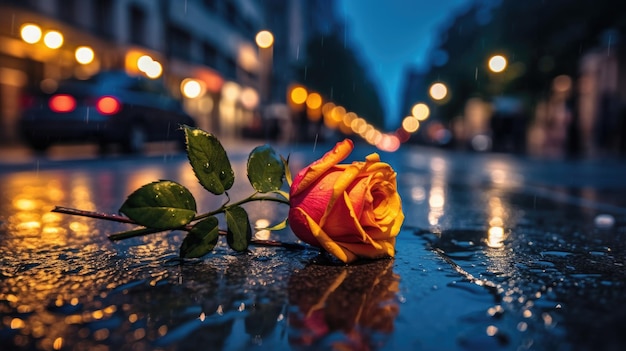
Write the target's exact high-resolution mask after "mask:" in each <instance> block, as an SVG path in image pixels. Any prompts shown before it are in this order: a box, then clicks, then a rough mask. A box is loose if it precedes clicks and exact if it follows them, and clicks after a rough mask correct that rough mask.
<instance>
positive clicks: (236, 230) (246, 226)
mask: <svg viewBox="0 0 626 351" xmlns="http://www.w3.org/2000/svg"><path fill="white" fill-rule="evenodd" d="M225 216H226V225H227V226H228V230H227V232H226V241H227V242H228V246H230V247H231V248H232V249H233V250H235V251H245V250H246V249H247V248H248V244H250V241H251V240H252V228H250V220H249V219H248V213H247V212H246V210H244V209H243V207H240V206H233V207H229V208H227V209H226V211H225Z"/></svg>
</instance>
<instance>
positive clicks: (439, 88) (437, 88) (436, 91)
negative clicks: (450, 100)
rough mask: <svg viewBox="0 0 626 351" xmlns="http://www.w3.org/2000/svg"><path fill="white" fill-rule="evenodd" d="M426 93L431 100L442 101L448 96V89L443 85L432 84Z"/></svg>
mask: <svg viewBox="0 0 626 351" xmlns="http://www.w3.org/2000/svg"><path fill="white" fill-rule="evenodd" d="M428 92H429V94H430V97H432V98H433V99H435V100H443V99H444V98H445V97H446V96H447V95H448V87H446V85H445V84H443V83H434V84H433V85H431V86H430V89H429V91H428Z"/></svg>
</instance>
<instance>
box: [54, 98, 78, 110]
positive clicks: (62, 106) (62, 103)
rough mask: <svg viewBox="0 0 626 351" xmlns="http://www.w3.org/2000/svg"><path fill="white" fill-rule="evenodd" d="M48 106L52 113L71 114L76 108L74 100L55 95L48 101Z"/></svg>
mask: <svg viewBox="0 0 626 351" xmlns="http://www.w3.org/2000/svg"><path fill="white" fill-rule="evenodd" d="M48 106H49V107H50V109H51V110H52V111H54V112H72V111H74V109H75V108H76V99H74V97H72V96H71V95H67V94H57V95H54V96H52V97H51V98H50V100H48Z"/></svg>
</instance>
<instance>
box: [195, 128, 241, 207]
mask: <svg viewBox="0 0 626 351" xmlns="http://www.w3.org/2000/svg"><path fill="white" fill-rule="evenodd" d="M183 129H184V131H185V139H186V140H187V157H188V158H189V163H191V168H193V172H194V173H195V174H196V178H198V181H199V182H200V184H202V186H203V187H204V188H205V189H206V190H208V191H210V192H211V193H213V194H215V195H220V194H223V193H224V192H225V191H226V190H228V189H230V188H231V187H232V186H233V183H234V182H235V173H234V172H233V168H232V167H231V165H230V161H229V160H228V155H226V151H225V150H224V147H223V146H222V144H221V143H220V141H219V140H218V139H217V138H216V137H215V136H214V135H212V134H209V133H207V132H205V131H202V130H200V129H196V128H191V127H189V126H183Z"/></svg>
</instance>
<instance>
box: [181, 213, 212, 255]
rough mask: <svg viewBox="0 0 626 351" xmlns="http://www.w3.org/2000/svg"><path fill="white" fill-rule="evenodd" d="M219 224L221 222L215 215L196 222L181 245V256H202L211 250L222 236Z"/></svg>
mask: <svg viewBox="0 0 626 351" xmlns="http://www.w3.org/2000/svg"><path fill="white" fill-rule="evenodd" d="M218 225H219V222H218V220H217V218H216V217H215V216H213V217H209V218H207V219H204V220H202V221H200V222H198V223H196V224H194V226H193V228H191V230H190V231H189V234H187V236H186V237H185V239H184V240H183V243H182V244H181V245H180V256H181V257H184V258H194V257H202V256H204V255H206V254H207V253H209V252H211V250H213V248H214V247H215V245H216V244H217V240H218V239H219V236H220V230H219V227H218Z"/></svg>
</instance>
